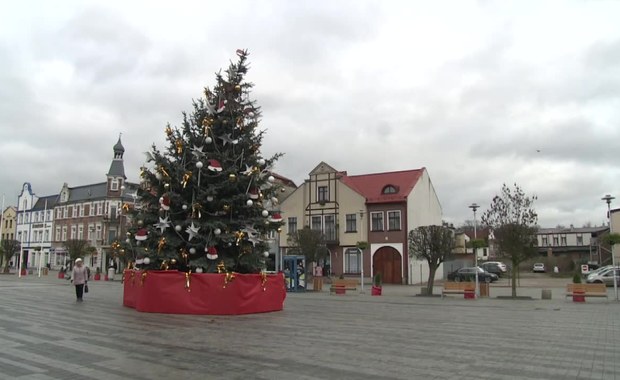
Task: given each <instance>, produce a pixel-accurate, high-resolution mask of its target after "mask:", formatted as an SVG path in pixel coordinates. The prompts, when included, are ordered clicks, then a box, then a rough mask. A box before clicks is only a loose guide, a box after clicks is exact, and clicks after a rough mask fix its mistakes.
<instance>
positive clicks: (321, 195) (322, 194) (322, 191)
mask: <svg viewBox="0 0 620 380" xmlns="http://www.w3.org/2000/svg"><path fill="white" fill-rule="evenodd" d="M317 196H318V199H317V200H318V201H319V202H327V201H328V200H329V196H328V194H327V186H319V191H318V194H317Z"/></svg>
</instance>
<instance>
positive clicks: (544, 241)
mask: <svg viewBox="0 0 620 380" xmlns="http://www.w3.org/2000/svg"><path fill="white" fill-rule="evenodd" d="M548 245H549V239H548V238H547V237H546V236H543V237H542V246H543V247H546V246H548Z"/></svg>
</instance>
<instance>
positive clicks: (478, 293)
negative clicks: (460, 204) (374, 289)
mask: <svg viewBox="0 0 620 380" xmlns="http://www.w3.org/2000/svg"><path fill="white" fill-rule="evenodd" d="M468 207H469V208H470V209H472V210H473V211H474V242H475V241H476V239H478V236H477V233H476V210H478V208H479V207H480V206H478V205H477V204H476V203H472V204H470V205H469V206H468ZM472 248H473V251H474V267H475V269H476V298H478V297H480V286H479V283H478V252H476V245H475V244H472Z"/></svg>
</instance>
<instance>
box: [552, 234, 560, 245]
mask: <svg viewBox="0 0 620 380" xmlns="http://www.w3.org/2000/svg"><path fill="white" fill-rule="evenodd" d="M553 245H554V246H558V245H559V244H558V237H557V236H554V237H553Z"/></svg>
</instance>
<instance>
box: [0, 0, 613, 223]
mask: <svg viewBox="0 0 620 380" xmlns="http://www.w3.org/2000/svg"><path fill="white" fill-rule="evenodd" d="M154 4H158V3H153V2H146V1H145V2H134V1H127V0H123V1H111V0H106V1H53V2H51V1H19V2H17V1H13V2H9V3H7V4H5V5H4V6H3V10H2V12H1V13H0V159H1V161H0V162H2V163H3V165H2V170H1V172H0V192H1V193H3V194H4V195H5V206H6V205H9V204H15V203H16V200H17V195H18V193H19V191H20V190H21V186H22V184H23V183H24V182H30V183H31V184H32V186H33V190H34V192H35V193H36V194H37V195H39V196H44V195H51V194H56V193H58V192H59V191H60V189H61V187H62V185H63V183H64V182H67V183H68V184H69V186H79V185H86V184H90V183H96V182H103V181H105V174H106V173H107V171H108V169H109V165H110V162H111V160H112V158H113V152H112V146H113V145H114V144H115V143H116V141H117V138H118V135H119V133H122V142H123V145H124V146H125V156H124V158H125V171H126V173H127V176H128V179H129V180H130V181H134V182H137V181H138V172H139V170H138V168H139V167H140V165H141V164H142V163H143V160H144V155H143V152H145V151H147V150H149V147H150V146H151V144H153V143H155V144H156V145H158V146H159V147H163V144H164V136H165V134H164V128H165V126H166V123H170V124H172V125H180V122H181V112H182V111H191V109H192V107H191V103H192V99H194V98H198V97H200V96H201V95H202V88H203V87H204V86H212V85H213V84H214V83H215V78H214V73H215V72H216V71H218V70H219V69H220V68H225V67H227V65H228V63H229V61H230V60H234V59H236V56H235V50H236V49H237V48H247V49H249V51H250V65H251V66H250V67H251V69H250V71H249V73H248V76H247V79H248V80H249V81H251V82H253V83H254V84H255V88H254V92H253V94H252V97H253V98H254V99H256V100H257V102H258V105H260V106H261V107H262V116H263V117H262V122H261V127H262V128H263V129H267V134H266V137H265V139H264V141H263V143H264V144H263V149H262V151H263V153H264V154H265V155H266V156H270V155H272V154H274V153H276V152H283V153H285V156H284V157H283V158H281V159H280V161H279V163H278V164H277V166H276V168H275V169H276V171H277V172H278V173H280V174H281V175H283V176H286V177H288V178H290V179H292V180H294V181H295V182H296V183H297V184H300V183H302V182H303V180H304V179H305V178H307V176H308V172H309V171H310V170H312V169H313V168H314V167H315V166H316V165H317V164H318V163H319V162H321V161H325V162H327V163H328V164H330V165H331V166H333V167H334V168H336V169H338V170H344V171H347V172H348V173H349V174H351V175H356V174H366V173H374V172H382V171H395V170H405V169H416V168H421V167H426V168H427V170H428V172H429V175H430V177H431V180H432V182H433V184H434V186H435V190H436V191H437V194H438V196H439V199H440V202H441V204H442V207H443V214H444V219H445V220H448V221H450V222H453V223H455V224H456V225H460V224H462V223H463V222H464V221H465V220H471V219H473V215H472V213H471V210H470V209H469V208H468V205H470V204H471V203H472V202H476V203H478V204H479V205H481V209H480V210H479V213H478V215H480V213H481V212H483V211H484V210H485V209H486V208H487V207H488V206H489V204H490V203H491V199H492V198H493V196H494V195H495V194H497V193H498V192H499V191H500V189H501V186H502V184H503V183H507V184H513V183H515V182H516V183H518V184H519V185H520V186H521V187H522V188H523V189H524V190H525V192H526V193H527V194H530V195H531V194H536V195H537V196H538V200H537V202H536V203H535V208H536V211H537V212H538V215H539V224H540V225H541V226H543V227H554V226H556V225H558V224H562V225H565V226H568V225H570V224H574V225H575V226H582V225H584V224H585V223H588V222H589V223H592V224H593V225H601V224H602V223H603V222H605V220H606V218H605V213H606V207H607V206H606V205H605V203H604V202H603V201H601V200H600V198H601V197H602V196H604V195H605V194H612V195H615V196H617V197H618V199H617V200H616V201H615V203H614V204H612V207H613V206H614V205H615V206H616V207H620V160H619V154H620V22H619V21H618V16H619V15H620V2H617V1H609V2H607V1H576V2H572V1H557V2H556V1H515V2H508V1H497V2H494V1H425V2H421V1H417V2H416V1H306V2H301V1H228V0H227V1H218V2H215V1H183V0H181V1H176V2H166V3H165V5H154Z"/></svg>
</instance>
